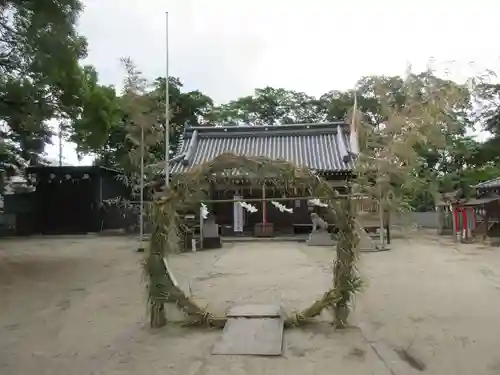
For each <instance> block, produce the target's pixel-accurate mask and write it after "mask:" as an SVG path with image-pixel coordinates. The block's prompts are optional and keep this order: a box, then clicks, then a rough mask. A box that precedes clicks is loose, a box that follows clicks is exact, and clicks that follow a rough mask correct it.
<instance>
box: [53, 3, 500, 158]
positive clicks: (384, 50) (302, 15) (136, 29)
mask: <svg viewBox="0 0 500 375" xmlns="http://www.w3.org/2000/svg"><path fill="white" fill-rule="evenodd" d="M403 3H404V5H403ZM85 6H86V9H85V11H84V13H83V15H82V17H81V21H80V30H81V33H82V34H83V35H85V36H86V37H87V39H88V42H89V56H88V58H87V61H86V62H88V63H89V64H92V65H94V66H96V68H97V70H98V72H99V74H100V79H101V80H102V81H103V82H105V83H108V84H115V85H118V86H120V84H121V80H122V77H123V71H122V69H121V67H120V63H119V58H120V57H123V56H130V57H131V58H132V59H133V60H134V61H135V63H136V64H137V65H138V66H139V68H140V69H141V70H142V71H143V72H144V74H145V75H146V76H148V77H150V78H155V77H157V76H164V75H165V61H166V59H165V40H166V38H165V12H166V11H168V12H169V43H170V46H169V47H170V48H169V52H170V58H169V61H170V64H169V68H170V75H171V76H177V77H179V78H180V79H181V80H182V81H183V82H184V83H185V87H186V89H200V90H202V91H203V92H205V93H206V94H208V95H210V96H211V97H212V98H214V99H215V100H216V101H218V102H226V101H228V100H231V99H233V98H236V97H238V96H241V95H247V94H250V93H251V92H252V91H253V89H255V88H256V87H263V86H267V85H270V86H276V87H278V86H279V87H285V88H289V89H294V90H300V91H305V92H307V93H309V94H313V95H320V94H322V93H324V92H326V91H329V90H331V89H349V88H352V87H353V85H354V83H355V82H356V81H357V80H358V79H359V78H360V77H361V76H363V75H370V74H401V73H403V72H404V70H405V69H406V64H407V63H411V64H412V65H413V66H414V68H415V69H416V70H421V69H424V68H425V66H426V64H427V62H428V61H429V59H430V58H431V57H434V58H435V59H436V61H438V62H441V63H442V62H449V61H456V63H454V64H453V66H452V67H451V72H452V77H454V78H456V79H463V78H464V77H467V76H470V75H471V74H474V73H477V72H478V71H480V70H481V69H484V68H486V67H488V68H496V66H499V65H498V60H497V57H498V52H497V51H496V49H495V47H494V45H492V44H491V43H490V42H488V40H492V38H494V37H495V35H496V31H497V30H496V24H497V22H496V17H497V14H498V13H499V11H500V3H497V2H495V1H493V0H476V1H474V2H469V1H464V2H458V3H457V2H451V1H448V0H434V1H431V0H420V1H416V0H407V1H405V2H401V1H396V0H379V1H376V2H375V1H368V0H365V1H362V0H358V1H355V0H352V1H335V0H307V1H303V0H288V1H284V0H266V1H264V0H238V1H234V0H210V1H207V0H166V1H163V0H162V1H160V0H142V1H140V2H133V1H130V2H124V1H123V0H121V1H119V0H86V1H85ZM471 61H474V62H475V63H476V64H475V65H471V64H470V63H469V62H471ZM440 66H441V67H443V65H442V64H441V65H440ZM56 148H57V147H56ZM72 159H74V158H72Z"/></svg>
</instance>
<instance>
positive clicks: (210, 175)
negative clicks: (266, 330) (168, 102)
mask: <svg viewBox="0 0 500 375" xmlns="http://www.w3.org/2000/svg"><path fill="white" fill-rule="evenodd" d="M242 176H243V177H244V178H246V179H247V180H248V182H249V184H250V186H251V187H255V188H258V189H261V188H262V186H263V185H264V184H265V185H266V186H274V187H276V188H278V189H281V190H283V192H284V194H289V193H292V192H294V191H297V190H301V191H303V192H308V194H309V195H310V196H316V197H321V199H322V201H324V203H326V204H328V210H329V211H330V214H331V215H333V217H334V218H335V222H336V223H337V226H338V229H339V241H338V244H337V248H336V253H337V257H336V260H335V261H334V262H333V285H332V288H331V290H329V291H328V292H326V293H325V294H324V296H323V298H322V299H321V300H319V301H316V302H315V303H314V304H313V305H312V306H311V307H309V308H307V309H305V310H304V311H302V312H299V313H296V314H294V315H293V316H292V317H290V318H289V319H288V320H287V322H286V323H287V326H296V325H300V324H303V323H305V322H308V321H310V320H311V319H312V318H314V317H315V316H318V315H319V314H320V313H321V311H322V310H323V309H325V308H327V309H329V310H330V311H331V312H332V313H333V316H334V325H335V326H336V327H338V328H342V327H345V325H346V322H347V318H348V315H349V307H348V306H349V301H350V299H351V296H352V295H353V293H355V292H356V291H358V290H359V288H360V286H361V282H360V278H359V277H358V275H357V270H356V260H357V253H356V250H355V249H356V245H357V241H358V236H357V233H356V231H355V224H354V219H355V215H354V210H353V204H352V202H351V200H350V199H345V198H344V199H341V198H340V197H339V194H338V193H337V191H336V190H334V189H333V188H332V187H331V186H330V185H329V184H328V183H327V182H326V181H324V180H323V179H322V178H320V177H318V176H316V175H315V174H313V173H312V172H311V171H310V170H309V169H307V168H299V167H297V166H295V165H293V164H291V163H289V162H287V161H282V160H271V159H268V158H264V157H258V158H256V157H246V156H238V155H233V154H222V155H220V156H218V157H216V158H215V159H213V160H211V161H209V162H206V163H204V164H201V165H198V166H196V167H195V168H193V169H192V170H190V171H188V172H186V173H184V174H183V175H181V176H178V177H176V178H174V179H173V181H172V182H171V185H170V188H169V189H168V191H166V193H165V195H164V196H162V197H161V198H159V199H158V200H157V201H156V202H155V204H154V205H153V206H154V207H153V209H152V221H153V223H154V233H153V234H152V236H151V240H150V245H149V251H148V253H147V255H146V256H147V258H146V261H145V271H146V273H147V275H148V277H149V285H148V287H149V288H148V289H149V301H150V307H151V310H150V313H151V326H152V327H161V326H163V325H164V324H166V322H167V319H166V316H165V310H164V308H163V305H164V303H167V302H174V303H176V304H177V306H178V307H179V308H180V309H181V310H182V311H183V312H184V313H185V314H186V316H187V324H190V325H201V326H203V325H205V326H215V327H221V326H224V324H225V321H226V317H224V316H221V317H217V316H214V315H213V314H211V313H210V312H208V311H206V310H205V309H203V308H201V307H200V306H198V305H197V304H196V302H195V301H194V300H193V299H191V298H190V297H188V296H186V295H185V294H184V293H183V292H182V290H180V289H179V288H178V287H177V286H176V285H175V284H174V282H173V281H172V277H171V275H169V272H168V269H167V267H165V263H164V260H165V259H166V257H167V254H169V253H177V252H180V250H181V249H180V242H181V229H180V223H181V220H180V215H179V212H182V211H189V210H195V211H196V210H198V208H199V205H200V202H202V201H205V202H206V201H209V200H210V191H211V188H212V186H213V185H214V184H215V183H216V182H217V183H224V182H227V183H230V182H231V180H232V179H234V178H235V177H238V178H241V177H242Z"/></svg>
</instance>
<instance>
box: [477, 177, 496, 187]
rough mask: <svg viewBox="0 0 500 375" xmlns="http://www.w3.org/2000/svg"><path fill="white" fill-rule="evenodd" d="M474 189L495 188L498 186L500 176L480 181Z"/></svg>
mask: <svg viewBox="0 0 500 375" xmlns="http://www.w3.org/2000/svg"><path fill="white" fill-rule="evenodd" d="M474 187H475V188H476V189H495V188H500V177H498V178H494V179H493V180H488V181H484V182H480V183H479V184H477V185H476V186H474Z"/></svg>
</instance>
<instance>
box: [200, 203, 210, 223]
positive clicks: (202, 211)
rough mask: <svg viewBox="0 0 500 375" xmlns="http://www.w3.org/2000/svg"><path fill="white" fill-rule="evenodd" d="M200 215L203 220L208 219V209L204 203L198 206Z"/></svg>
mask: <svg viewBox="0 0 500 375" xmlns="http://www.w3.org/2000/svg"><path fill="white" fill-rule="evenodd" d="M200 215H201V217H202V218H203V219H206V218H207V217H208V208H207V205H206V204H204V203H202V204H201V205H200Z"/></svg>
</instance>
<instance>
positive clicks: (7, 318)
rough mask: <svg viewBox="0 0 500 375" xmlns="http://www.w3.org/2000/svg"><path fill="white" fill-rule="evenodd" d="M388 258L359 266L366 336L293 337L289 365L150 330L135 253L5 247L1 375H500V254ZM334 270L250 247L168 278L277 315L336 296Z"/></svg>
mask: <svg viewBox="0 0 500 375" xmlns="http://www.w3.org/2000/svg"><path fill="white" fill-rule="evenodd" d="M391 246H392V250H391V251H388V252H383V253H365V254H362V259H361V261H360V270H361V272H362V274H363V276H364V278H365V280H366V287H365V291H364V292H363V293H362V294H360V295H359V296H358V297H357V299H356V301H355V312H354V314H353V316H352V319H351V322H352V324H353V325H354V326H355V327H353V328H350V329H347V330H345V331H344V332H335V331H334V330H333V329H332V328H331V327H330V326H329V325H328V324H327V322H326V321H325V322H320V323H319V324H317V325H313V326H311V327H308V328H301V329H295V330H288V331H286V332H285V353H284V355H283V356H282V357H279V358H265V357H224V356H211V355H210V352H211V349H212V346H213V344H214V342H215V341H216V340H217V339H218V338H219V337H220V335H221V333H220V331H207V330H200V329H188V328H179V327H177V326H175V325H172V326H168V327H165V328H163V329H160V330H156V331H151V330H150V329H149V328H147V324H146V322H147V312H146V308H145V292H144V284H142V283H141V270H140V261H141V255H140V254H137V253H135V252H134V251H133V249H135V248H136V247H137V244H136V243H135V241H134V240H132V239H129V238H125V237H94V236H82V237H59V238H47V237H45V238H31V239H5V240H1V241H0V296H1V298H2V301H3V303H2V307H1V308H0V374H2V375H3V374H6V375H11V374H12V375H23V374H26V375H31V374H33V375H34V374H36V375H42V374H47V375H49V374H50V375H72V374H78V375H80V374H82V375H83V374H103V375H115V374H127V375H128V374H130V375H132V374H135V375H141V374H144V375H146V374H148V375H155V374H168V375H181V374H182V375H187V374H193V375H205V374H207V375H212V374H213V375H221V374H231V375H239V374H245V375H250V374H259V375H266V374H273V375H279V374H290V375H299V374H300V375H303V374H305V373H307V374H327V373H337V374H347V373H352V374H357V375H365V374H367V375H368V374H377V375H379V374H380V375H382V374H383V375H388V374H391V371H392V373H393V374H398V375H399V374H405V375H406V374H413V373H425V374H436V375H438V374H439V375H447V374H450V375H461V374H464V375H465V374H467V375H470V374H475V375H482V374H488V375H489V374H492V375H493V374H500V352H499V351H498V348H499V347H500V325H499V324H498V317H499V316H500V271H499V270H500V249H498V248H490V247H484V246H479V245H458V246H455V245H452V244H451V243H450V242H449V241H448V240H447V239H446V238H441V239H438V238H437V237H433V236H429V235H422V234H418V235H417V236H414V237H413V238H411V239H407V240H396V241H395V242H394V243H393V244H392V245H391ZM332 257H333V253H332V251H331V250H330V249H328V248H313V247H307V246H306V245H305V244H299V243H293V242H286V243H280V242H272V243H270V242H253V243H236V244H230V245H227V246H225V247H224V248H223V249H220V250H212V251H206V252H198V253H188V254H181V255H176V256H172V257H171V258H170V264H171V267H172V269H173V270H174V271H175V274H176V276H177V278H178V280H179V282H180V283H181V285H182V286H183V288H184V289H186V290H190V291H191V293H192V294H193V296H194V297H195V298H196V299H198V300H199V301H200V303H202V304H208V305H209V309H210V310H212V311H217V312H223V311H224V310H225V309H227V308H228V307H230V306H232V305H234V304H239V303H277V302H279V303H281V304H282V305H283V307H284V309H285V310H286V311H292V310H294V309H301V308H303V307H306V306H308V305H309V304H310V303H311V302H312V301H313V300H314V299H315V298H317V297H319V296H320V295H321V294H322V292H323V291H325V290H326V289H327V288H328V286H329V285H330V283H331V279H332V276H331V261H332ZM329 319H330V317H329V316H328V315H325V316H323V317H322V320H329ZM418 369H420V370H418Z"/></svg>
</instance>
